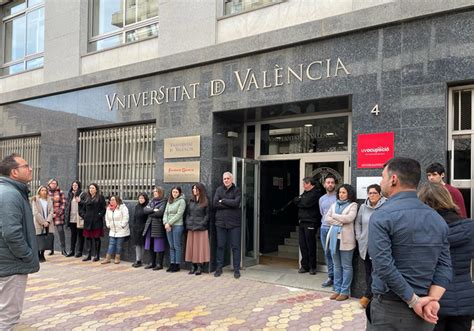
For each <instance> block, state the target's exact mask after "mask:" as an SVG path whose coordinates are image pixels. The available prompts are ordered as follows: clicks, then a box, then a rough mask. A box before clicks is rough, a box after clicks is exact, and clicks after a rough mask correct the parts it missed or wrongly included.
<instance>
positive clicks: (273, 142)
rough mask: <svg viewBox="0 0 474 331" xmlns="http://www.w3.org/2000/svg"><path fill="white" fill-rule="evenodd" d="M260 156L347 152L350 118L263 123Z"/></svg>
mask: <svg viewBox="0 0 474 331" xmlns="http://www.w3.org/2000/svg"><path fill="white" fill-rule="evenodd" d="M261 136H262V138H261V155H275V154H295V153H320V152H336V151H347V150H348V117H347V116H343V117H332V118H321V119H312V120H308V121H298V122H290V123H288V122H286V123H274V124H263V125H262V127H261Z"/></svg>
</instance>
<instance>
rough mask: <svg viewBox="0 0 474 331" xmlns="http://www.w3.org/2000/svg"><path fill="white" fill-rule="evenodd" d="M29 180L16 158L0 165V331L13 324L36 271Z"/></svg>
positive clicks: (29, 173)
mask: <svg viewBox="0 0 474 331" xmlns="http://www.w3.org/2000/svg"><path fill="white" fill-rule="evenodd" d="M31 178H32V170H31V167H30V166H29V165H28V163H27V162H26V161H25V160H24V159H23V158H21V157H20V156H19V155H18V154H12V155H10V156H7V157H6V158H4V159H3V160H2V161H0V307H1V309H0V330H11V329H12V328H13V327H14V326H15V324H17V322H18V320H19V318H20V315H21V312H22V310H23V299H24V297H25V290H26V281H27V278H28V274H29V273H33V272H37V271H38V270H39V258H38V245H37V243H36V237H35V226H34V223H33V214H32V212H31V207H30V204H29V201H28V187H27V185H26V184H27V183H28V182H30V181H31Z"/></svg>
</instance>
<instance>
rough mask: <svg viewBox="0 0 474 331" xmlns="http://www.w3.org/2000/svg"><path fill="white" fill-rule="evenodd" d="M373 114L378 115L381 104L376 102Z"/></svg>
mask: <svg viewBox="0 0 474 331" xmlns="http://www.w3.org/2000/svg"><path fill="white" fill-rule="evenodd" d="M370 113H371V114H374V115H375V116H378V114H379V113H380V110H379V104H376V105H375V106H374V108H372V110H371V111H370Z"/></svg>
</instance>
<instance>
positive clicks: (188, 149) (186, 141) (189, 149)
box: [164, 136, 201, 159]
mask: <svg viewBox="0 0 474 331" xmlns="http://www.w3.org/2000/svg"><path fill="white" fill-rule="evenodd" d="M200 156H201V136H190V137H177V138H167V139H165V146H164V158H165V159H173V158H181V157H200Z"/></svg>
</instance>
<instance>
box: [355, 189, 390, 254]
mask: <svg viewBox="0 0 474 331" xmlns="http://www.w3.org/2000/svg"><path fill="white" fill-rule="evenodd" d="M385 201H387V199H386V198H385V197H381V198H380V200H379V201H377V204H376V205H375V207H372V206H371V205H370V201H369V199H368V198H367V200H365V203H364V204H363V205H361V206H360V208H359V212H358V213H357V217H356V220H355V234H356V240H357V242H358V243H359V254H360V257H361V259H362V260H365V257H366V255H367V247H368V246H369V220H370V216H372V214H373V213H374V211H375V210H377V209H378V208H380V206H382V205H383V204H384V203H385Z"/></svg>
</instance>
